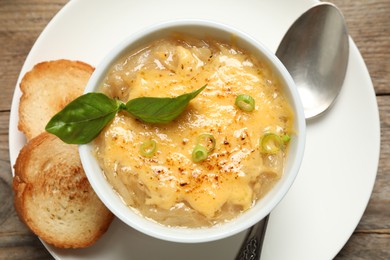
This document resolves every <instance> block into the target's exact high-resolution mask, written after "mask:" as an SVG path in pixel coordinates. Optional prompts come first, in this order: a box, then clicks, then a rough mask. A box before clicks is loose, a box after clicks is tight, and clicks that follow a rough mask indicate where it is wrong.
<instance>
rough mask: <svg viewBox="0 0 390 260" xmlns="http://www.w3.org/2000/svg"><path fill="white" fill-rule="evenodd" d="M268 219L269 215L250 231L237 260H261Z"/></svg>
mask: <svg viewBox="0 0 390 260" xmlns="http://www.w3.org/2000/svg"><path fill="white" fill-rule="evenodd" d="M268 219H269V215H267V216H266V217H265V218H263V219H262V220H261V221H259V222H258V223H256V224H255V225H254V226H252V227H251V228H250V229H249V231H248V234H247V235H246V237H245V239H244V242H243V243H242V245H241V248H240V250H239V251H238V254H237V256H236V259H235V260H255V259H260V256H261V249H262V247H263V241H264V236H265V232H266V230H267V224H268Z"/></svg>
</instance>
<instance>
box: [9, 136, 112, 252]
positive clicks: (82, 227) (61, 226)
mask: <svg viewBox="0 0 390 260" xmlns="http://www.w3.org/2000/svg"><path fill="white" fill-rule="evenodd" d="M14 167H15V177H14V181H13V189H14V194H15V198H14V203H15V208H16V211H17V212H18V214H19V216H20V218H21V219H22V220H23V221H24V222H25V223H26V225H27V226H28V227H29V228H30V229H31V230H32V231H33V232H34V233H35V234H36V235H38V236H39V237H40V238H42V239H43V240H44V241H46V242H47V243H49V244H52V245H54V246H56V247H60V248H81V247H86V246H89V245H92V244H93V243H94V242H95V241H96V240H97V239H98V238H99V237H100V236H101V235H102V234H104V233H105V232H106V230H107V229H108V227H109V225H110V223H111V222H112V219H113V215H112V213H111V212H110V211H109V210H108V209H107V208H106V207H105V206H104V204H103V203H102V202H101V201H100V200H99V198H98V197H97V195H96V194H95V192H94V191H93V189H92V187H91V185H90V184H89V182H88V179H87V177H86V175H85V173H84V170H83V168H82V165H81V162H80V158H79V154H78V150H77V146H76V145H69V144H65V143H63V142H62V141H61V140H60V139H59V138H57V137H56V136H54V135H52V134H49V133H46V132H44V133H42V134H40V135H38V136H37V137H35V138H33V139H32V140H31V141H30V142H28V143H27V144H26V145H25V146H24V147H23V149H22V150H21V152H20V154H19V156H18V158H17V160H16V163H15V166H14Z"/></svg>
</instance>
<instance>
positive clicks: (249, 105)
mask: <svg viewBox="0 0 390 260" xmlns="http://www.w3.org/2000/svg"><path fill="white" fill-rule="evenodd" d="M234 104H236V106H238V107H239V108H240V109H241V110H244V111H246V112H251V111H253V109H255V100H254V99H253V97H251V96H249V95H246V94H241V95H238V96H237V97H236V101H235V103H234Z"/></svg>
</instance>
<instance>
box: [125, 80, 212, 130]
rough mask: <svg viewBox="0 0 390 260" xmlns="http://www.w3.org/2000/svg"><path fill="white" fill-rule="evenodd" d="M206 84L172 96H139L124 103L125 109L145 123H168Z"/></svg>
mask: <svg viewBox="0 0 390 260" xmlns="http://www.w3.org/2000/svg"><path fill="white" fill-rule="evenodd" d="M205 88H206V85H204V86H203V87H201V88H199V89H198V90H195V91H193V92H190V93H187V94H183V95H180V96H177V97H174V98H158V97H140V98H135V99H132V100H130V101H128V102H127V103H126V111H127V112H129V113H130V114H131V115H133V116H134V117H136V118H138V119H140V120H142V121H143V122H146V123H168V122H170V121H172V120H174V119H175V118H177V117H178V116H179V115H180V114H181V113H182V112H183V111H184V109H185V108H186V107H187V105H188V103H189V102H190V101H191V100H192V99H194V98H195V97H196V96H197V95H198V94H199V93H200V92H202V90H203V89H205Z"/></svg>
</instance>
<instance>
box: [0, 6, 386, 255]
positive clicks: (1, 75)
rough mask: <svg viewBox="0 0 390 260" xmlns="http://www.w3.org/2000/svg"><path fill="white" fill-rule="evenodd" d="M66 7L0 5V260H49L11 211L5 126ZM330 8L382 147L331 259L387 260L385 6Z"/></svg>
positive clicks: (45, 252) (9, 173)
mask: <svg viewBox="0 0 390 260" xmlns="http://www.w3.org/2000/svg"><path fill="white" fill-rule="evenodd" d="M66 2H67V0H51V1H48V0H29V1H22V0H13V1H11V0H0V79H1V87H0V259H51V258H52V257H51V256H50V255H49V253H48V252H47V251H46V250H45V248H44V247H43V245H42V244H41V242H40V241H39V240H38V239H37V237H36V236H35V235H34V234H32V233H31V232H30V231H29V230H28V229H27V228H26V227H25V226H24V225H23V224H22V223H21V222H20V220H19V219H18V217H17V215H16V212H15V210H14V208H13V199H12V197H13V193H12V189H11V183H12V174H11V165H10V161H9V153H8V123H9V116H10V106H11V100H12V95H13V91H14V88H15V84H16V80H17V77H18V75H19V71H20V69H21V67H22V65H23V63H24V60H25V59H26V56H27V54H28V53H29V51H30V49H31V47H32V45H33V44H34V41H35V40H36V38H37V37H38V35H39V34H40V33H41V31H42V30H43V29H44V27H45V26H46V25H47V23H48V22H49V20H50V19H51V18H52V17H53V16H54V15H55V14H56V13H57V12H58V11H59V10H60V9H61V8H62V7H63V5H64V4H65V3H66ZM330 2H333V3H335V4H336V5H337V6H339V7H340V9H341V10H342V11H343V13H344V15H345V18H346V20H347V24H348V27H349V32H350V34H351V36H352V38H353V39H354V41H355V43H356V45H357V46H358V48H359V50H360V52H361V54H362V55H363V58H364V60H365V62H366V64H367V66H368V70H369V72H370V75H371V77H372V81H373V84H374V87H375V92H376V96H377V100H378V104H379V111H380V120H381V141H382V143H381V156H380V162H379V169H378V175H377V180H376V183H375V187H374V191H373V193H372V196H371V199H370V202H369V204H368V207H367V209H366V211H365V213H364V216H363V217H362V219H361V221H360V223H359V225H358V226H357V228H356V230H355V232H354V233H353V235H352V237H351V238H350V239H349V241H348V242H347V244H346V245H345V246H344V248H343V249H342V250H341V251H340V253H339V254H338V255H337V257H336V259H390V203H389V199H390V186H389V184H390V29H389V28H390V15H389V13H390V1H389V0H331V1H330ZM362 123H364V122H362ZM363 138H364V137H363ZM363 149H364V148H363Z"/></svg>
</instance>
